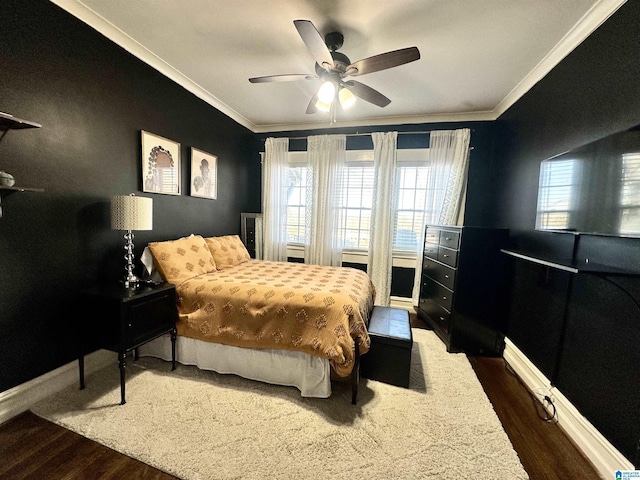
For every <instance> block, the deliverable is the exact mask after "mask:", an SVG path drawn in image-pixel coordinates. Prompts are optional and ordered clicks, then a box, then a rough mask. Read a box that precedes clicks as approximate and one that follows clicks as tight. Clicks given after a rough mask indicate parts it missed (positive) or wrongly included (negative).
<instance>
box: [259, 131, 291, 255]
mask: <svg viewBox="0 0 640 480" xmlns="http://www.w3.org/2000/svg"><path fill="white" fill-rule="evenodd" d="M288 154H289V139H288V138H271V137H270V138H267V140H266V142H265V155H264V161H263V163H262V219H263V220H262V222H263V227H262V230H263V252H264V253H263V258H264V259H265V260H273V261H277V262H286V261H287V189H286V185H285V182H286V178H287V177H286V169H287V162H288Z"/></svg>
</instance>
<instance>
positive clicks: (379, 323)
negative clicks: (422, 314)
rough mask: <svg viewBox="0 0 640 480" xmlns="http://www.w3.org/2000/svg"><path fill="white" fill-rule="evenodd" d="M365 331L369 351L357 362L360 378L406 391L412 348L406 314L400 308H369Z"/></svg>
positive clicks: (407, 315)
mask: <svg viewBox="0 0 640 480" xmlns="http://www.w3.org/2000/svg"><path fill="white" fill-rule="evenodd" d="M367 330H368V332H369V338H370V339H371V347H370V349H369V351H368V352H367V353H366V354H364V355H363V356H362V357H361V358H360V374H361V375H362V376H363V377H365V378H369V379H371V380H378V381H380V382H384V383H389V384H391V385H397V386H399V387H405V388H408V387H409V369H410V365H411V348H412V347H413V336H412V335H411V324H410V323H409V312H408V311H406V310H403V309H400V308H391V307H379V306H376V307H373V312H372V313H371V319H370V320H369V328H368V329H367Z"/></svg>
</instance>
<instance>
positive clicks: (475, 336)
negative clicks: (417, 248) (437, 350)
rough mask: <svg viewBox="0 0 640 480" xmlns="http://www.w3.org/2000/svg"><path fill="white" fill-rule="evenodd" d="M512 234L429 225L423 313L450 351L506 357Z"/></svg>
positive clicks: (424, 262)
mask: <svg viewBox="0 0 640 480" xmlns="http://www.w3.org/2000/svg"><path fill="white" fill-rule="evenodd" d="M508 235H509V231H508V230H505V229H494V228H481V227H455V226H445V225H428V226H427V227H426V229H425V238H424V253H423V260H422V277H421V286H420V299H419V304H418V315H419V317H420V318H422V319H423V320H424V321H425V322H427V324H429V325H430V326H431V327H432V328H433V330H434V332H435V333H436V334H437V335H438V336H439V337H440V339H441V340H442V341H443V342H444V343H445V345H446V346H447V351H449V352H466V353H469V354H474V355H487V356H501V355H502V351H503V350H504V335H503V332H504V328H505V322H506V316H507V309H508V299H507V296H506V295H507V293H506V292H507V281H508V278H509V277H508V274H507V271H506V266H507V263H506V262H505V259H504V256H503V255H501V253H500V249H501V248H504V247H505V246H506V245H507V241H508Z"/></svg>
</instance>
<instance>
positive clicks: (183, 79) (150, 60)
mask: <svg viewBox="0 0 640 480" xmlns="http://www.w3.org/2000/svg"><path fill="white" fill-rule="evenodd" d="M50 1H51V3H54V4H56V5H57V6H59V7H60V8H62V9H63V10H65V11H66V12H68V13H70V14H71V15H73V16H74V17H76V18H77V19H78V20H80V21H82V22H84V23H86V24H87V25H89V26H90V27H91V28H93V29H94V30H96V31H97V32H99V33H101V34H102V35H104V36H105V37H106V38H108V39H109V40H111V41H112V42H114V43H115V44H116V45H119V46H120V47H122V48H123V49H125V50H126V51H127V52H129V53H130V54H132V55H133V56H135V57H137V58H138V59H140V60H142V61H143V62H144V63H146V64H147V65H149V66H150V67H152V68H154V69H156V70H157V71H158V72H160V73H162V74H163V75H164V76H165V77H167V78H169V79H171V80H173V81H174V82H176V83H177V84H178V85H180V86H181V87H183V88H185V89H186V90H188V91H189V92H191V93H193V94H194V95H195V96H196V97H198V98H200V99H201V100H204V101H205V102H207V103H208V104H209V105H211V106H213V107H215V108H217V109H218V110H220V111H221V112H222V113H224V114H225V115H226V116H228V117H230V118H232V119H233V120H235V121H236V122H238V123H239V124H240V125H243V126H244V127H246V128H248V129H249V130H251V131H255V128H256V125H254V124H253V123H252V122H251V121H250V120H249V119H247V118H246V117H244V116H242V115H240V114H239V113H238V112H236V111H235V110H233V109H232V108H231V107H229V106H228V105H226V104H225V103H224V102H222V101H220V100H219V99H218V98H216V97H215V96H214V95H212V94H211V93H210V92H209V91H208V90H206V89H205V88H203V87H202V86H200V85H199V84H198V83H196V82H194V81H193V80H191V79H190V78H189V77H187V76H186V75H185V74H183V73H182V72H180V71H179V70H177V69H176V68H174V67H172V66H171V65H169V64H168V63H167V62H165V61H164V60H162V59H161V58H160V57H158V56H157V55H156V54H154V53H153V52H151V51H150V50H148V49H147V48H145V47H144V46H142V45H141V44H140V43H138V42H137V41H135V40H134V39H133V38H131V37H130V36H129V35H127V34H126V33H124V32H123V31H122V30H120V29H119V28H118V27H116V26H115V25H113V24H112V23H111V22H109V21H108V20H107V19H105V18H104V17H102V16H101V15H100V14H98V13H96V12H95V11H94V10H92V9H91V8H89V7H88V6H87V5H85V4H84V3H82V2H81V1H80V0H50Z"/></svg>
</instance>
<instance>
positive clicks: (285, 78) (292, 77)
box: [249, 73, 318, 83]
mask: <svg viewBox="0 0 640 480" xmlns="http://www.w3.org/2000/svg"><path fill="white" fill-rule="evenodd" d="M317 78H318V77H316V76H315V75H306V74H304V73H301V74H297V73H292V74H289V75H267V76H266V77H253V78H250V79H249V81H250V82H251V83H268V82H296V81H298V80H316V79H317Z"/></svg>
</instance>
